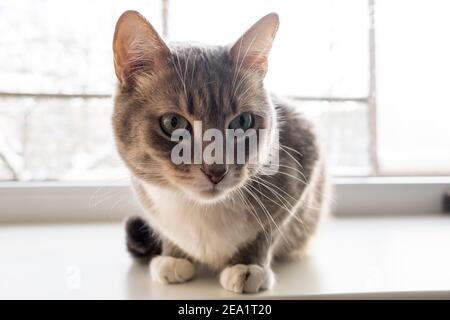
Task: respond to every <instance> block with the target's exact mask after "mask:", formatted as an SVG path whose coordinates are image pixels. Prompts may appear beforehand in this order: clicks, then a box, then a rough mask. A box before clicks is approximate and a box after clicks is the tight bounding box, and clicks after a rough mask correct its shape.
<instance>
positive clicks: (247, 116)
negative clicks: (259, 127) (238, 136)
mask: <svg viewBox="0 0 450 320" xmlns="http://www.w3.org/2000/svg"><path fill="white" fill-rule="evenodd" d="M253 122H254V121H253V115H252V114H251V113H248V112H243V113H241V114H240V115H238V116H237V117H236V118H234V119H233V120H231V122H230V124H229V125H228V128H229V129H233V130H237V129H242V130H244V131H245V130H247V129H250V128H251V127H253Z"/></svg>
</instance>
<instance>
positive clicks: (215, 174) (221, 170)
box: [201, 165, 228, 184]
mask: <svg viewBox="0 0 450 320" xmlns="http://www.w3.org/2000/svg"><path fill="white" fill-rule="evenodd" d="M201 170H202V172H203V173H204V174H205V176H207V177H208V179H209V180H210V181H211V182H212V183H213V184H218V183H219V182H220V181H222V180H223V178H225V176H226V175H227V173H228V168H227V167H226V166H223V165H209V166H205V167H204V168H201Z"/></svg>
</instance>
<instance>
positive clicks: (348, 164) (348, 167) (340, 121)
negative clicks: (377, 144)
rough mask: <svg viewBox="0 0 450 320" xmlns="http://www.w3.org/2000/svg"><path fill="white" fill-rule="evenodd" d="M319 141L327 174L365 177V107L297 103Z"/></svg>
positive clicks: (367, 167) (323, 103)
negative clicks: (314, 130)
mask: <svg viewBox="0 0 450 320" xmlns="http://www.w3.org/2000/svg"><path fill="white" fill-rule="evenodd" d="M297 105H298V107H299V110H301V111H302V112H303V113H304V114H305V115H306V116H308V118H310V119H311V120H312V121H313V122H314V123H315V124H316V128H317V132H318V134H319V136H320V137H321V139H322V141H323V149H324V151H325V153H324V154H325V159H326V161H327V163H328V164H329V169H330V173H331V174H333V175H340V176H355V175H368V174H369V173H370V170H371V167H370V159H369V128H368V120H367V119H368V109H367V104H365V103H359V102H298V103H297Z"/></svg>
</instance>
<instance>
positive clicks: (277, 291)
mask: <svg viewBox="0 0 450 320" xmlns="http://www.w3.org/2000/svg"><path fill="white" fill-rule="evenodd" d="M448 248H450V217H447V216H443V215H440V216H438V215H426V216H415V217H397V218H394V217H390V218H386V217H385V218H381V217H378V218H368V217H361V218H340V219H330V220H329V221H325V223H324V224H323V226H322V228H321V230H320V231H319V233H318V235H317V237H316V239H315V241H314V242H313V245H312V247H311V251H310V254H309V255H308V256H307V257H306V258H305V259H303V260H302V261H296V262H288V263H283V264H279V265H276V266H275V271H276V273H277V277H278V281H277V284H276V286H275V287H274V288H273V289H272V290H270V291H267V292H264V293H262V294H260V295H258V296H254V295H252V296H249V295H246V296H238V295H235V294H233V293H229V292H226V291H225V290H223V289H222V288H221V287H220V285H219V283H218V280H217V277H216V276H214V275H208V274H201V275H199V276H198V277H197V278H196V279H195V280H193V281H192V282H189V283H186V284H181V285H171V286H164V285H159V284H155V283H151V281H150V279H149V273H148V269H147V268H146V267H142V266H139V265H135V264H133V262H132V260H131V258H130V257H129V256H128V254H127V253H126V251H125V247H124V232H123V226H122V225H121V224H119V223H86V224H29V225H25V224H3V225H0V256H1V258H2V263H1V264H0V299H5V298H59V299H71V298H74V299H80V298H85V299H91V298H111V299H123V298H125V299H127V298H135V299H174V298H184V299H205V298H206V299H214V298H252V297H253V298H255V297H264V298H450V273H449V272H448V270H450V255H449V254H448Z"/></svg>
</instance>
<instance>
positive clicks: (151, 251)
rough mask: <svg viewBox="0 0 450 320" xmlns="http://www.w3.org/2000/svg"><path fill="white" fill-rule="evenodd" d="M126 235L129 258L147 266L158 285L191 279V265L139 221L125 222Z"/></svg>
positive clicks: (192, 269)
mask: <svg viewBox="0 0 450 320" xmlns="http://www.w3.org/2000/svg"><path fill="white" fill-rule="evenodd" d="M125 231H126V235H127V248H128V251H129V252H130V254H131V255H132V256H133V257H134V258H136V259H137V261H139V262H141V263H148V262H150V272H151V277H152V279H153V280H154V281H157V282H160V283H181V282H186V281H188V280H190V279H192V278H193V276H194V273H195V268H194V265H193V264H192V263H191V262H190V261H189V260H188V259H186V257H185V255H184V254H183V253H182V252H181V250H179V249H178V248H177V247H176V246H175V245H173V244H172V243H170V242H169V241H167V240H164V239H161V238H160V237H159V236H158V235H157V234H156V233H155V232H154V231H153V230H152V228H151V227H150V225H149V224H148V223H147V222H146V221H145V220H144V219H142V218H141V217H131V218H129V219H128V220H127V222H126V226H125Z"/></svg>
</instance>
